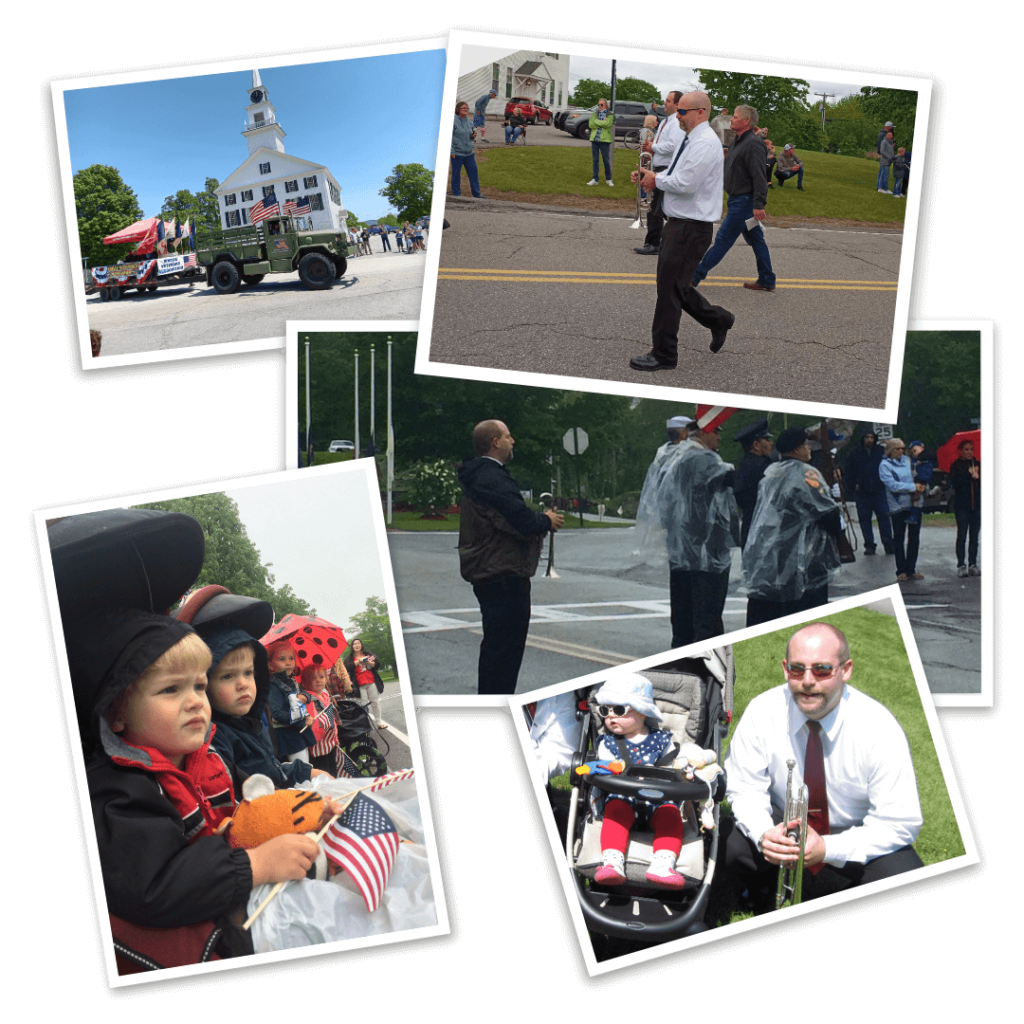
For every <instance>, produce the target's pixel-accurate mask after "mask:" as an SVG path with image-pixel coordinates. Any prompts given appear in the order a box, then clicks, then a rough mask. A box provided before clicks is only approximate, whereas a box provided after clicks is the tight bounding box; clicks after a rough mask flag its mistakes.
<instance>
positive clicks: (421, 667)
mask: <svg viewBox="0 0 1024 1024" xmlns="http://www.w3.org/2000/svg"><path fill="white" fill-rule="evenodd" d="M954 539H955V531H954V530H952V529H946V528H941V527H927V528H925V529H923V530H922V543H921V548H922V550H921V557H920V559H919V563H918V568H919V570H920V571H921V572H922V573H923V574H924V575H925V577H926V578H925V579H924V580H922V581H919V582H917V583H906V584H903V595H904V600H905V602H906V604H907V607H908V611H909V615H910V619H911V623H912V625H913V628H914V633H915V637H916V638H917V640H918V646H919V649H920V653H921V658H922V661H923V662H924V665H925V669H926V672H927V674H928V680H929V685H930V687H931V688H932V690H934V691H936V692H959V693H964V692H967V693H977V692H980V689H981V654H980V643H981V587H980V580H979V579H977V578H968V579H959V578H957V576H956V569H955V558H954V557H953V541H954ZM456 540H457V537H456V535H455V534H454V533H452V534H448V533H400V532H396V533H389V534H388V541H389V546H390V549H391V560H392V565H393V567H394V572H395V583H396V587H397V590H398V605H399V608H401V611H402V616H401V617H402V633H403V636H404V638H405V646H406V652H407V654H408V658H409V670H410V673H411V674H412V686H413V692H414V693H417V694H431V695H433V694H471V693H475V691H476V664H477V653H478V650H479V644H480V635H481V633H480V628H479V623H480V609H479V606H478V605H477V603H476V600H475V598H474V597H473V591H472V589H471V588H470V586H469V585H468V584H466V583H464V582H463V581H462V580H461V579H460V577H459V576H458V555H457V553H456V551H455V545H456ZM635 547H636V540H635V532H634V530H633V529H617V530H594V531H592V532H587V531H576V530H574V531H572V532H565V533H561V534H559V535H558V538H557V541H556V544H555V565H556V571H557V572H558V573H559V576H560V578H559V579H547V578H545V577H544V576H543V575H540V574H538V575H537V576H536V577H534V580H533V620H532V624H531V627H530V638H529V640H528V643H527V649H526V655H525V657H524V659H523V668H522V671H521V672H520V675H519V692H520V693H523V692H526V691H529V690H533V689H537V688H538V687H541V686H548V685H550V684H552V683H557V682H561V681H563V680H566V679H572V678H575V677H576V676H579V675H584V674H585V673H588V672H594V671H597V670H598V669H599V668H600V667H601V666H602V665H618V664H623V663H625V662H627V661H632V660H634V659H636V658H641V657H646V656H647V655H651V654H655V653H658V652H661V651H664V650H666V649H667V648H668V647H669V644H670V643H671V638H672V634H671V628H670V626H669V623H668V616H669V602H668V578H667V576H668V573H667V570H666V569H659V568H653V567H650V566H646V565H642V564H637V563H638V555H635V554H634V549H635ZM545 559H546V554H545ZM543 564H546V562H545V561H542V565H543ZM543 571H544V570H543V569H541V573H543ZM731 579H732V582H731V583H730V585H729V595H728V598H727V600H726V606H725V628H726V630H727V631H728V630H734V629H741V628H742V627H743V626H744V625H746V596H745V591H744V589H743V587H742V574H741V572H740V566H739V559H738V553H737V557H736V558H735V559H734V563H733V570H732V574H731ZM895 581H896V577H895V563H894V561H893V559H892V557H891V556H888V557H887V556H884V555H882V556H879V555H875V556H873V557H864V556H863V554H859V555H858V560H857V562H856V563H854V564H852V565H847V566H843V568H842V570H841V572H840V575H839V577H838V579H837V581H836V582H835V583H834V584H833V585H832V587H831V588H830V597H831V598H832V599H833V600H838V599H840V598H844V597H852V596H854V595H855V594H859V593H864V592H866V591H869V590H874V589H876V588H877V587H883V586H887V585H889V584H891V583H894V582H895Z"/></svg>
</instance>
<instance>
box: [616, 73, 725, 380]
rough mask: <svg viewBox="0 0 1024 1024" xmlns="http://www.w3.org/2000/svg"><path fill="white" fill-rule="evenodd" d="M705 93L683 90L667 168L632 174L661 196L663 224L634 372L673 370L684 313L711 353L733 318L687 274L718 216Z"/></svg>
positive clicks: (715, 151) (714, 141)
mask: <svg viewBox="0 0 1024 1024" xmlns="http://www.w3.org/2000/svg"><path fill="white" fill-rule="evenodd" d="M710 111H711V101H710V100H709V99H708V96H707V93H703V92H688V93H687V94H686V95H685V96H683V97H682V98H681V99H680V100H679V106H678V108H677V109H676V119H677V120H678V122H679V126H680V128H682V129H683V131H684V132H685V133H686V134H685V137H684V138H683V139H682V140H681V141H680V144H679V146H678V147H677V149H676V151H675V153H674V154H673V156H672V161H671V163H670V164H669V166H668V169H667V170H664V171H661V172H660V173H658V174H655V173H654V172H653V171H634V172H633V182H634V183H635V182H636V180H637V175H640V176H642V178H643V186H644V188H646V189H653V188H655V187H656V188H659V189H661V191H662V192H663V193H664V210H665V216H666V217H667V221H666V223H665V229H664V231H663V233H662V240H661V251H660V252H659V254H658V301H657V304H656V306H655V307H654V322H653V323H652V324H651V341H652V348H651V351H650V352H649V353H647V354H646V355H642V356H634V357H633V358H632V359H630V361H629V365H630V366H631V367H632V368H633V369H634V370H673V369H675V366H676V361H677V356H678V345H679V321H680V318H681V316H682V314H683V313H684V312H685V313H687V314H688V315H689V316H692V317H693V319H694V320H696V321H697V323H699V324H700V325H701V326H702V327H706V328H708V330H710V331H711V346H710V347H711V351H712V352H717V351H718V350H719V349H720V348H721V347H722V346H723V345H724V344H725V336H726V334H728V332H729V328H730V327H732V325H733V324H734V323H735V321H736V318H735V317H734V316H733V315H732V313H730V312H729V311H728V310H727V309H723V308H722V307H721V306H713V305H712V304H711V303H710V302H708V300H707V299H705V298H704V296H703V295H701V294H700V293H699V292H698V291H697V289H696V288H694V287H693V285H692V282H693V274H694V271H695V270H696V269H697V266H698V265H699V263H700V261H701V257H702V256H703V255H704V253H706V252H707V251H708V249H709V248H710V247H711V237H712V234H713V228H712V225H713V224H714V222H715V221H716V220H718V219H720V218H721V216H722V179H723V164H724V157H723V155H722V143H721V142H720V141H719V138H718V136H717V135H716V134H715V133H714V132H713V131H712V130H711V126H710V125H709V124H708V114H709V113H710Z"/></svg>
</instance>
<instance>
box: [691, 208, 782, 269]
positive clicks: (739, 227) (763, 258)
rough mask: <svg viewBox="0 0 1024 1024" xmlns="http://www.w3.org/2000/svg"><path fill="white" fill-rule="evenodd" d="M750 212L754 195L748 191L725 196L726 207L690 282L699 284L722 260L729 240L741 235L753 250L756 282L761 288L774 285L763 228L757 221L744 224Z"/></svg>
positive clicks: (729, 242) (730, 242) (730, 246)
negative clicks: (748, 224) (750, 227)
mask: <svg viewBox="0 0 1024 1024" xmlns="http://www.w3.org/2000/svg"><path fill="white" fill-rule="evenodd" d="M753 216H754V197H753V195H752V194H751V193H749V192H748V193H747V194H746V195H742V196H729V210H728V212H727V213H726V215H725V219H724V220H723V221H722V224H721V226H720V227H719V229H718V234H717V236H716V237H715V244H714V245H713V246H711V248H710V249H708V251H707V252H706V253H704V258H703V259H702V260H701V261H700V266H698V267H697V270H696V272H695V273H694V275H693V284H694V286H696V285H698V284H700V283H701V281H703V280H704V278H705V277H707V276H708V271H709V270H710V269H711V268H712V267H717V266H718V264H719V263H721V262H722V259H723V258H724V256H725V254H726V253H727V252H728V251H729V250H730V249H731V248H732V244H733V242H735V241H736V239H737V238H739V237H740V235H743V240H744V241H745V242H746V243H747V245H749V246H750V248H751V249H753V250H754V259H755V261H756V262H757V283H758V284H759V285H762V286H763V287H765V288H774V287H775V274H774V273H773V272H772V258H771V256H770V255H769V254H768V245H767V243H766V242H765V240H764V231H762V230H761V225H760V224H758V225H757V227H755V228H752V229H748V228H747V224H746V222H747V221H748V220H750V218H751V217H753Z"/></svg>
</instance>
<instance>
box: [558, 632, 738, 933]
mask: <svg viewBox="0 0 1024 1024" xmlns="http://www.w3.org/2000/svg"><path fill="white" fill-rule="evenodd" d="M640 675H642V676H644V677H645V678H647V679H648V680H650V682H651V684H652V686H653V689H654V699H655V703H656V704H657V706H658V709H659V710H660V711H661V712H662V714H663V715H664V716H665V720H664V722H663V723H662V724H661V725H660V726H659V728H662V729H668V730H670V731H671V732H672V737H673V739H674V741H675V744H674V747H673V750H672V751H670V753H669V755H667V756H666V758H665V759H663V760H665V762H666V763H669V762H671V760H672V757H673V756H674V753H675V751H678V749H679V746H680V745H681V744H682V743H686V742H693V743H696V744H697V745H698V746H700V747H701V748H711V749H713V750H714V751H715V753H716V755H717V756H718V761H719V763H721V759H722V740H723V739H724V738H725V736H726V733H727V732H728V729H729V721H730V719H731V717H732V708H733V683H734V679H735V668H734V663H733V654H732V647H722V648H718V649H716V650H714V651H709V652H708V654H707V655H706V656H697V657H690V658H683V659H681V660H679V661H674V662H672V663H670V664H667V665H665V666H663V667H661V668H658V669H648V670H645V671H643V672H641V673H640ZM599 689H600V685H598V686H595V687H593V688H592V689H591V690H590V691H589V692H587V691H582V692H581V693H580V694H579V698H580V699H579V701H578V703H577V712H576V716H577V719H579V720H583V722H584V727H583V729H582V732H581V736H580V741H579V744H578V746H577V749H576V753H575V754H574V756H573V761H572V767H571V769H570V774H569V777H570V780H571V783H572V787H573V789H572V793H571V797H570V804H569V822H568V828H567V834H566V857H567V858H568V861H569V864H570V865H571V867H572V869H573V880H574V881H575V883H576V893H577V897H578V898H579V901H580V908H581V909H582V911H583V917H584V920H585V921H586V923H587V927H588V929H589V930H590V931H591V932H592V933H596V934H598V935H606V936H611V937H614V938H619V939H627V940H630V941H633V942H642V943H661V942H668V941H670V940H672V939H678V938H681V937H683V936H685V935H693V934H696V933H697V932H701V931H705V930H707V927H708V926H707V925H706V924H705V923H704V912H705V910H706V906H707V901H708V895H709V893H710V889H711V880H712V877H713V875H714V868H715V861H716V858H717V854H718V823H719V805H720V803H721V801H722V799H723V798H724V796H725V775H724V774H721V775H719V776H718V777H717V778H716V779H715V780H714V781H713V782H712V783H710V784H709V783H706V782H703V781H701V780H699V779H695V780H693V781H687V780H686V778H685V777H684V775H683V772H681V771H678V770H676V769H673V768H671V767H657V766H654V767H652V766H649V765H628V766H627V767H626V770H625V771H624V772H623V773H622V774H621V775H596V774H589V775H578V774H577V773H576V768H577V767H579V766H580V765H582V764H583V763H584V762H586V761H587V760H588V757H590V758H592V757H593V756H594V754H593V751H595V750H596V749H597V745H598V742H599V740H600V737H601V735H602V734H603V732H604V722H603V720H602V719H601V717H600V716H599V715H598V712H597V707H596V704H595V702H594V695H595V694H596V693H597V691H598V690H599ZM709 790H710V794H709ZM602 794H619V795H622V796H640V797H646V798H648V799H652V800H665V799H668V800H670V801H672V802H673V803H678V804H680V811H681V813H682V818H683V848H682V851H681V852H680V854H679V858H678V860H677V862H676V870H677V871H678V872H679V873H680V874H682V875H683V876H684V877H685V879H686V885H685V887H684V888H683V889H681V890H678V891H675V892H672V891H667V890H665V889H662V888H658V887H656V886H652V885H651V883H650V882H648V881H647V880H646V879H645V877H644V873H645V871H646V870H647V869H648V867H649V866H650V862H651V857H652V856H653V841H654V836H653V834H652V833H651V832H648V831H643V830H640V829H634V830H633V831H632V832H631V834H630V840H629V846H628V848H627V850H626V879H627V881H626V883H625V884H624V885H616V886H614V887H607V886H601V885H599V884H598V883H597V882H595V881H594V875H595V874H596V872H597V869H598V868H600V867H601V865H602V863H603V858H602V851H601V815H600V811H599V807H600V806H601V804H602V803H603V801H600V800H599V799H598V798H599V797H600V796H601V795H602ZM709 795H710V797H711V798H712V799H713V801H714V810H713V817H714V825H715V827H714V828H713V829H711V830H709V831H705V832H704V833H702V832H701V831H700V826H699V823H698V817H697V811H696V807H698V806H699V805H700V804H701V803H703V802H705V801H707V800H708V798H709Z"/></svg>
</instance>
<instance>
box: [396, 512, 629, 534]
mask: <svg viewBox="0 0 1024 1024" xmlns="http://www.w3.org/2000/svg"><path fill="white" fill-rule="evenodd" d="M385 515H386V514H385ZM393 519H394V522H392V523H391V526H390V528H391V529H395V530H427V531H429V530H455V531H458V529H459V514H458V513H457V512H452V513H449V514H448V515H447V516H445V518H444V519H423V518H422V517H421V514H420V513H419V512H395V513H394V515H393ZM632 525H633V524H632V523H607V522H605V523H597V522H593V521H592V520H590V519H588V520H587V525H586V526H585V527H583V529H585V530H607V529H620V528H622V527H624V526H632ZM562 529H563V530H579V529H580V517H579V516H578V515H572V516H570V515H567V516H566V517H565V526H563V527H562Z"/></svg>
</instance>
